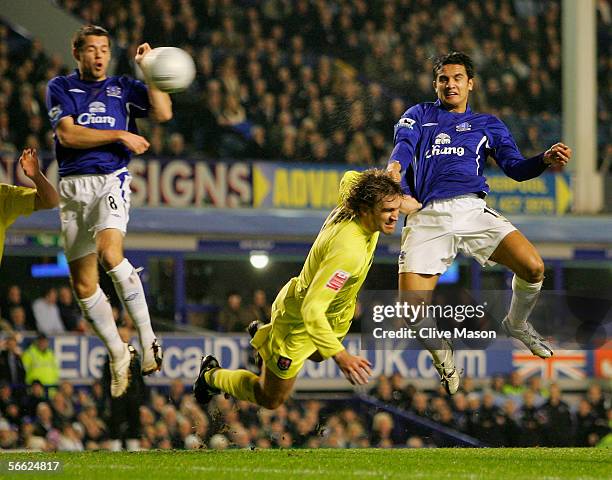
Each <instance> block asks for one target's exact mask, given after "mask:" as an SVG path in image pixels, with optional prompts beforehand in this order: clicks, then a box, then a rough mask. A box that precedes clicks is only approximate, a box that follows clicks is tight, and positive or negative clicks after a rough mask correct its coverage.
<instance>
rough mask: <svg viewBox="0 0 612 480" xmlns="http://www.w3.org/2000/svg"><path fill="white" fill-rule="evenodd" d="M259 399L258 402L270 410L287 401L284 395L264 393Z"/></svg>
mask: <svg viewBox="0 0 612 480" xmlns="http://www.w3.org/2000/svg"><path fill="white" fill-rule="evenodd" d="M258 400H259V401H258V403H259V404H260V405H261V406H262V407H264V408H267V409H268V410H276V409H277V408H278V407H280V406H281V405H282V404H283V403H285V398H284V397H283V396H282V395H263V397H262V398H259V399H258Z"/></svg>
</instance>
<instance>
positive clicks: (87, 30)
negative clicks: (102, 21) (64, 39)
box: [72, 25, 111, 50]
mask: <svg viewBox="0 0 612 480" xmlns="http://www.w3.org/2000/svg"><path fill="white" fill-rule="evenodd" d="M89 36H96V37H106V38H108V46H109V47H110V44H111V38H110V33H108V30H106V29H105V28H102V27H99V26H98V25H83V26H82V27H81V28H79V29H78V30H77V31H76V32H74V35H73V36H72V48H73V49H74V50H80V49H81V47H82V46H83V45H84V44H85V37H89Z"/></svg>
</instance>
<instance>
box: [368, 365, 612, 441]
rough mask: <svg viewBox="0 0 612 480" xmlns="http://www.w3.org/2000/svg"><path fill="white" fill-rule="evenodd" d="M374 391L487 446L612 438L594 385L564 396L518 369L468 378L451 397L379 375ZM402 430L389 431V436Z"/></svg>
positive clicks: (606, 404) (608, 415)
mask: <svg viewBox="0 0 612 480" xmlns="http://www.w3.org/2000/svg"><path fill="white" fill-rule="evenodd" d="M372 394H373V395H374V396H375V397H376V398H377V399H379V400H381V401H382V402H384V403H385V404H388V405H393V406H396V407H398V408H401V409H404V410H407V411H409V412H412V413H414V414H416V415H418V416H419V417H422V418H426V419H430V420H434V421H435V422H437V423H438V424H440V425H442V426H444V427H448V428H451V429H453V430H457V431H459V432H462V433H465V434H467V435H470V436H472V437H474V438H476V439H478V440H480V441H481V442H483V443H484V444H485V445H488V446H491V447H534V446H549V447H569V446H576V447H592V446H596V445H598V444H601V445H603V444H606V445H609V444H610V442H612V435H610V434H611V433H612V403H611V402H610V400H611V399H610V398H609V397H606V395H605V394H604V393H603V392H602V389H601V386H600V385H599V384H596V383H593V384H591V385H590V386H589V387H588V390H587V392H586V394H585V395H580V396H579V397H578V398H576V396H574V400H573V401H570V400H568V396H567V395H564V394H563V392H562V391H561V389H560V388H559V386H558V385H557V384H555V383H552V384H550V385H548V386H544V385H543V384H542V380H541V378H540V377H537V376H536V377H531V378H530V379H529V380H528V381H527V382H525V381H524V380H523V379H522V378H521V377H520V376H519V375H518V373H517V372H513V373H512V374H510V376H509V377H508V378H506V379H504V378H503V377H502V376H499V375H496V376H493V377H492V378H491V384H490V386H489V387H488V388H485V389H477V388H475V385H474V381H473V380H472V379H470V378H469V377H468V378H464V379H462V380H461V387H460V390H459V392H457V393H456V394H455V395H453V396H452V397H449V396H448V395H447V394H446V392H445V391H444V389H443V388H442V387H440V388H439V389H438V390H437V391H434V392H429V393H428V392H424V391H418V390H417V389H416V388H415V387H414V386H413V385H410V384H408V385H407V386H404V382H403V379H402V378H401V377H400V376H399V375H394V376H392V377H380V378H379V381H378V385H377V386H376V388H375V390H374V391H373V392H372ZM398 433H399V434H400V435H401V432H397V431H394V430H393V428H391V429H390V431H389V435H390V436H391V437H390V438H393V434H396V435H397V434H398Z"/></svg>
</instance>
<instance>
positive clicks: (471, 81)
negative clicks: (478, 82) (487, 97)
mask: <svg viewBox="0 0 612 480" xmlns="http://www.w3.org/2000/svg"><path fill="white" fill-rule="evenodd" d="M473 88H474V79H473V78H470V79H469V80H468V91H470V92H471V91H472V89H473Z"/></svg>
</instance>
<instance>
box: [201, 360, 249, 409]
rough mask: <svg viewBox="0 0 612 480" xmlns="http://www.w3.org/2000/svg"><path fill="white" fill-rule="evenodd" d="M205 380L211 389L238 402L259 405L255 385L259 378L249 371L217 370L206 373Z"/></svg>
mask: <svg viewBox="0 0 612 480" xmlns="http://www.w3.org/2000/svg"><path fill="white" fill-rule="evenodd" d="M204 378H205V380H206V383H208V385H210V386H211V387H214V388H217V389H219V390H221V391H222V392H225V393H227V394H229V395H231V396H232V397H234V398H236V399H238V400H247V401H249V402H251V403H257V400H256V398H255V385H256V384H257V382H258V381H259V377H258V376H257V375H255V374H254V373H252V372H249V371H248V370H226V369H224V368H216V369H214V370H210V371H209V372H206V374H205V377H204Z"/></svg>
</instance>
